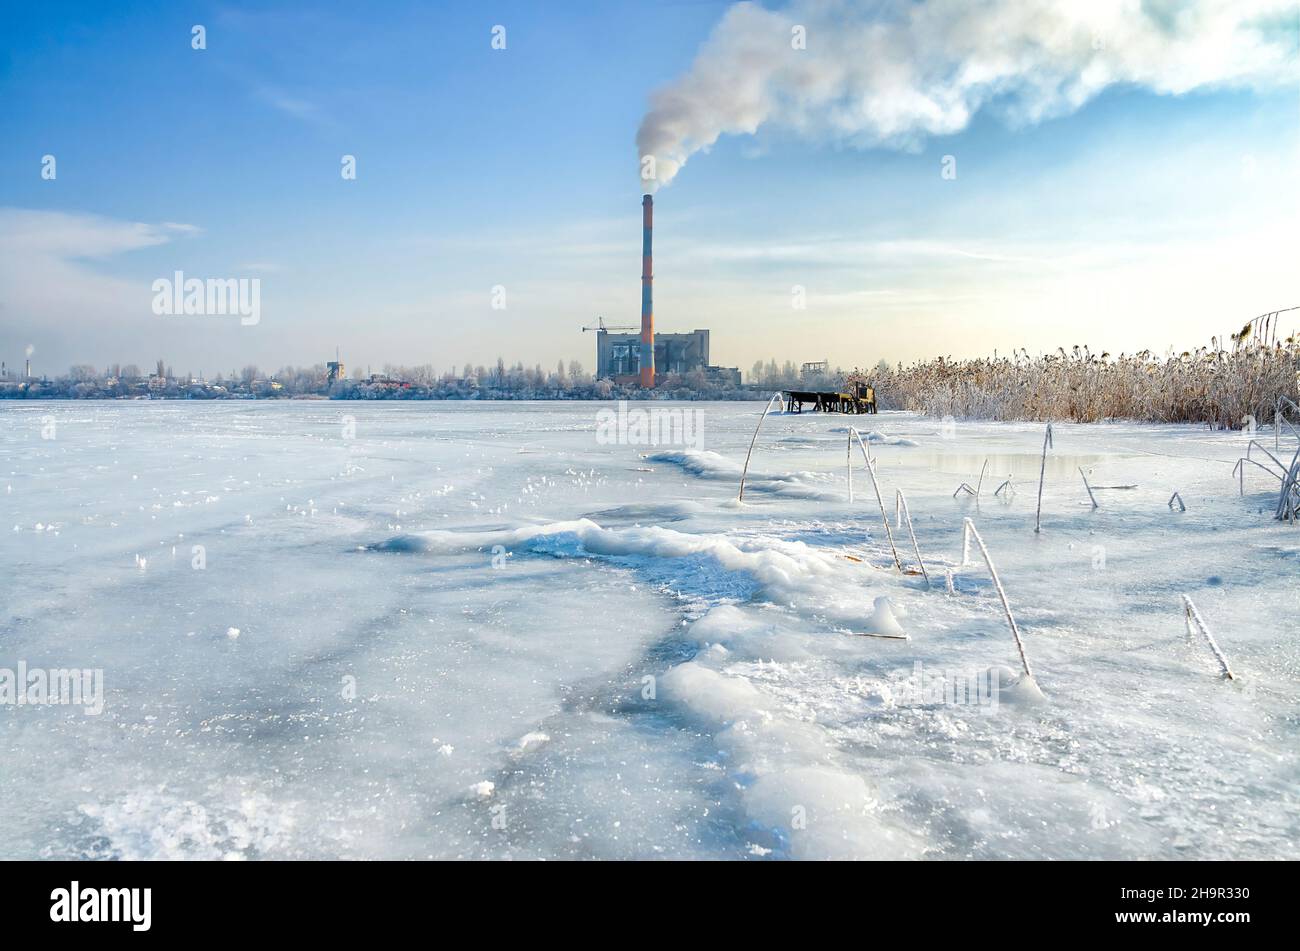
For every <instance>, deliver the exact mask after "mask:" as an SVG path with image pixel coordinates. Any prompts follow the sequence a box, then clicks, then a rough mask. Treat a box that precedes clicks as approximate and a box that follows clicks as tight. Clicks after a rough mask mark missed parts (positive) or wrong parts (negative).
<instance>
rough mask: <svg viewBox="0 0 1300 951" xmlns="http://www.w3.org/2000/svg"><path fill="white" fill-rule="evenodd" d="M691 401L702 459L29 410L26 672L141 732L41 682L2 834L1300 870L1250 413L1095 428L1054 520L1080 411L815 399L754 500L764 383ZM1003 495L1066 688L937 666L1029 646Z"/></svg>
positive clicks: (347, 853) (0, 718)
mask: <svg viewBox="0 0 1300 951" xmlns="http://www.w3.org/2000/svg"><path fill="white" fill-rule="evenodd" d="M654 405H655V406H656V407H657V408H660V409H669V410H672V411H678V412H686V413H691V414H698V415H692V416H689V417H687V418H686V420H685V421H686V422H687V423H688V424H689V425H691V426H693V427H697V429H695V430H694V431H692V432H691V433H690V435H691V436H692V437H695V438H693V439H692V440H691V445H688V446H682V445H670V446H658V447H656V446H648V445H636V444H629V443H628V441H627V440H626V439H623V440H621V441H620V440H619V439H618V438H617V437H618V436H619V435H620V434H619V433H618V432H613V433H612V435H613V436H614V437H615V438H614V439H613V440H612V441H611V438H610V437H611V431H610V430H609V429H608V428H604V429H602V428H601V427H602V426H603V425H604V423H607V422H608V417H600V418H598V414H599V413H600V412H601V411H602V410H605V411H608V410H610V409H611V408H612V407H610V406H606V405H603V404H590V403H569V404H564V403H558V404H541V403H539V404H524V403H506V404H493V403H463V404H460V403H408V404H401V403H382V404H371V403H359V402H257V403H237V402H225V403H182V402H144V403H119V402H90V403H73V402H55V403H18V402H5V403H0V506H2V507H3V512H4V518H3V520H2V521H0V528H3V532H0V536H2V537H3V542H0V544H2V545H3V547H2V548H0V573H2V574H3V577H4V579H5V584H4V598H3V602H2V603H0V612H2V613H0V670H3V669H9V670H16V669H18V667H19V665H20V664H23V665H25V666H26V667H27V668H29V669H30V668H39V669H45V670H51V669H62V668H69V669H97V670H102V672H103V674H102V676H103V710H102V713H99V714H98V715H92V714H88V713H87V712H85V710H84V709H83V708H79V707H76V706H73V705H53V704H45V705H41V704H27V705H16V704H14V703H0V764H2V765H0V828H3V830H4V833H5V834H4V836H3V842H2V844H0V858H40V857H44V858H74V857H103V858H128V859H129V858H170V857H183V858H249V859H256V858H298V857H305V858H326V857H345V858H380V857H385V858H388V857H392V858H423V857H437V858H443V857H453V858H454V857H466V858H642V857H646V858H653V857H665V858H685V857H692V858H732V859H749V858H755V859H756V858H821V857H862V858H894V857H898V858H932V859H961V858H1281V857H1291V856H1292V855H1293V852H1294V846H1295V843H1296V841H1297V839H1300V770H1298V769H1297V753H1298V752H1300V710H1298V709H1297V688H1298V686H1300V621H1298V620H1297V619H1298V618H1300V584H1297V575H1298V574H1300V531H1297V530H1296V529H1293V528H1288V527H1285V526H1283V525H1281V524H1280V523H1278V522H1276V521H1274V520H1273V519H1272V512H1273V506H1274V504H1275V500H1276V495H1277V483H1276V481H1274V480H1272V479H1270V478H1269V476H1268V475H1266V474H1265V473H1264V472H1262V471H1260V470H1259V469H1257V468H1255V467H1253V466H1252V467H1249V469H1250V471H1248V472H1247V474H1246V477H1245V484H1244V496H1239V487H1238V481H1237V478H1236V477H1235V476H1234V475H1232V468H1233V465H1234V464H1235V462H1236V460H1237V459H1238V458H1239V457H1240V456H1241V455H1243V454H1244V453H1245V451H1246V443H1247V437H1246V436H1244V435H1243V434H1241V433H1221V432H1220V433H1215V432H1209V431H1207V430H1205V429H1197V428H1194V427H1174V426H1155V425H1137V424H1125V425H1119V424H1114V425H1096V426H1080V425H1065V424H1058V425H1056V426H1055V427H1054V429H1055V440H1054V447H1053V449H1051V450H1050V451H1049V453H1048V460H1047V469H1046V481H1045V487H1044V492H1043V516H1042V525H1043V531H1042V532H1041V534H1035V532H1034V514H1035V513H1034V510H1035V503H1036V493H1037V488H1038V472H1039V464H1040V463H1039V454H1040V452H1041V448H1042V443H1043V431H1044V427H1043V426H1042V425H1039V424H1006V423H973V422H963V421H957V422H956V423H955V424H952V423H949V424H945V423H944V422H942V421H940V420H936V419H927V418H922V417H917V416H914V415H910V414H904V413H884V414H881V415H879V416H874V417H843V416H820V415H809V414H805V415H802V416H773V417H770V418H769V419H768V420H767V422H766V423H765V425H764V428H763V431H762V433H761V435H760V437H759V439H758V444H757V448H756V450H755V454H754V460H753V463H752V464H751V468H750V474H749V486H748V487H747V489H746V497H745V504H744V505H743V506H741V505H737V504H736V502H735V497H736V489H737V483H738V480H739V474H740V467H741V464H742V463H743V461H744V456H745V450H746V448H747V447H748V445H749V440H750V437H751V435H752V433H753V427H754V424H755V422H756V420H757V418H758V414H759V412H760V411H761V408H762V404H760V403H744V404H712V403H699V404H654ZM644 408H646V404H633V405H632V407H631V410H632V412H633V414H635V413H636V412H637V411H639V410H641V409H644ZM850 425H859V426H861V427H862V428H863V430H864V434H865V432H866V431H868V430H874V431H875V435H874V436H873V437H872V440H871V446H872V452H873V455H875V457H876V458H877V460H878V461H877V465H876V470H877V475H878V478H879V482H880V489H881V493H882V496H883V500H884V503H885V506H886V508H887V509H888V512H889V516H890V525H891V528H892V527H893V525H894V522H893V516H894V493H895V490H896V489H897V488H902V489H903V490H904V491H905V492H906V494H907V501H908V503H909V505H910V509H911V513H912V517H913V519H914V522H915V528H916V534H917V539H918V544H919V548H920V552H921V555H922V557H923V559H924V561H925V564H926V568H927V570H928V571H929V573H930V576H931V579H932V581H933V584H932V585H931V586H930V587H927V586H926V584H925V582H924V580H923V579H922V578H921V577H920V576H919V574H914V573H906V574H900V573H899V572H898V571H897V570H895V568H894V564H893V556H892V555H891V553H890V549H889V544H888V540H887V539H886V537H885V535H884V531H883V528H882V524H881V518H880V512H879V509H878V507H877V503H876V497H875V494H874V492H873V491H872V488H871V483H870V480H869V478H868V476H867V472H866V470H865V469H864V468H863V466H862V461H861V457H860V455H859V454H858V450H857V449H856V448H855V449H854V461H855V471H854V485H855V492H856V500H855V502H854V503H852V504H850V503H849V502H848V500H847V491H846V490H847V485H846V475H845V447H846V435H845V433H846V428H847V427H848V426H850ZM621 435H623V436H627V435H629V433H628V432H627V431H626V430H624V431H622V433H621ZM630 435H631V436H632V438H633V439H635V438H636V436H637V431H636V430H635V429H634V430H633V431H632V432H631V434H630ZM1261 438H1262V439H1263V441H1264V442H1265V445H1266V446H1267V447H1269V448H1270V449H1271V448H1272V446H1273V438H1272V435H1271V433H1270V434H1269V435H1268V436H1267V438H1264V437H1261ZM1286 444H1287V440H1283V449H1286ZM1286 451H1287V457H1286V458H1287V459H1289V458H1290V453H1292V452H1294V451H1295V444H1294V440H1290V449H1286ZM986 459H987V460H988V462H989V469H988V473H987V475H986V476H985V478H984V482H983V485H982V487H981V492H980V498H979V499H975V498H973V497H971V496H970V495H968V494H966V493H962V494H961V495H960V497H958V498H954V497H953V492H954V490H955V489H957V486H958V485H959V483H962V482H968V483H970V484H971V485H972V486H974V485H975V484H976V482H977V480H978V478H979V473H980V469H981V466H982V465H983V463H984V461H985V460H986ZM1078 467H1082V468H1083V469H1084V471H1085V472H1086V473H1087V474H1088V479H1089V481H1090V482H1091V483H1092V485H1093V487H1094V490H1095V492H1096V495H1097V501H1098V503H1099V505H1100V507H1099V508H1097V509H1096V510H1093V509H1092V507H1091V505H1090V504H1089V502H1088V496H1087V493H1086V492H1085V490H1084V487H1083V482H1082V479H1081V478H1080V475H1079V472H1078ZM1008 478H1010V480H1011V481H1012V484H1013V485H1012V488H1013V490H1014V495H1012V493H1011V492H1010V491H1008V490H1004V491H1003V492H1002V493H1001V494H1000V495H997V496H995V495H994V490H995V489H997V488H998V487H999V486H1000V485H1001V484H1002V483H1003V482H1005V481H1007V480H1008ZM1175 490H1177V491H1178V492H1179V493H1180V494H1181V497H1182V499H1183V500H1184V502H1185V504H1186V511H1185V512H1175V511H1171V509H1170V508H1169V506H1168V505H1167V501H1168V500H1169V498H1170V495H1171V494H1172V493H1173V492H1174V491H1175ZM967 516H969V517H971V518H972V519H973V520H974V521H975V523H976V524H977V526H978V527H979V529H980V532H981V534H982V536H983V538H984V540H985V541H986V542H987V544H988V548H989V550H990V552H991V554H992V556H993V559H994V561H995V563H996V565H997V568H998V570H999V573H1000V575H1001V578H1002V582H1003V584H1004V586H1005V588H1006V592H1007V595H1008V598H1009V601H1010V604H1011V608H1012V610H1013V612H1014V614H1015V617H1016V621H1017V622H1018V624H1019V627H1020V630H1021V633H1022V635H1023V638H1024V644H1025V651H1026V655H1027V657H1028V659H1029V662H1030V663H1031V665H1032V667H1033V671H1034V675H1035V678H1036V680H1037V684H1038V686H1039V687H1040V688H1041V691H1042V693H1043V695H1045V696H1044V698H1043V699H1036V698H1034V697H1031V696H1027V695H1024V694H1022V693H1018V692H1016V691H1015V690H1010V691H1003V692H1002V693H1001V694H996V695H994V696H992V697H990V696H989V695H987V694H984V693H981V694H979V695H978V696H975V697H973V698H972V697H970V696H965V697H963V696H961V695H960V693H959V692H958V693H957V694H954V693H953V692H952V691H949V692H948V694H947V695H944V693H943V691H942V690H941V689H940V690H938V691H937V692H936V690H935V689H934V685H935V684H936V683H939V684H941V685H942V684H943V683H945V682H956V683H979V682H982V681H980V680H979V678H980V676H981V675H986V674H987V671H988V670H989V668H990V667H1006V668H1010V669H1011V670H1014V671H1016V672H1018V671H1019V668H1020V659H1019V656H1018V654H1017V651H1016V646H1015V643H1014V642H1013V640H1012V638H1011V635H1010V633H1009V631H1008V628H1007V625H1006V621H1005V620H1004V618H1003V616H1002V611H1001V607H1000V604H999V601H998V598H997V594H996V592H995V591H994V589H993V587H992V584H991V582H990V580H989V576H988V574H987V572H986V570H985V568H984V566H983V563H982V562H981V561H980V560H979V556H978V553H976V555H975V559H974V561H972V563H971V564H969V565H966V566H961V565H960V561H961V550H962V537H961V526H962V519H963V517H967ZM894 535H895V541H896V543H897V546H898V549H899V553H900V558H901V560H902V561H903V563H904V564H905V565H906V566H908V567H909V568H910V567H913V566H915V565H916V561H917V560H916V557H915V555H914V554H913V553H912V547H911V542H910V539H909V538H908V535H907V529H906V527H905V526H903V527H902V528H901V529H897V530H895V533H894ZM946 571H951V572H952V586H953V590H952V591H949V590H948V585H947V583H946V581H945V572H946ZM1184 594H1188V595H1190V596H1191V597H1192V598H1193V600H1194V601H1195V602H1196V605H1197V607H1198V608H1199V610H1200V612H1201V614H1202V616H1203V617H1204V618H1205V621H1206V623H1207V624H1208V625H1209V627H1210V628H1211V630H1212V631H1213V632H1214V634H1215V636H1216V637H1217V639H1218V642H1219V645H1220V646H1221V647H1222V649H1223V652H1224V654H1225V655H1226V657H1227V658H1228V661H1229V662H1230V664H1231V666H1232V668H1233V671H1234V672H1235V673H1236V675H1237V679H1236V680H1235V681H1227V680H1224V679H1222V678H1221V676H1220V674H1219V668H1218V663H1217V661H1216V660H1215V658H1214V656H1213V654H1212V653H1211V652H1210V650H1209V648H1208V647H1207V645H1206V644H1205V642H1204V641H1203V640H1199V639H1190V638H1189V637H1188V636H1187V633H1186V629H1185V626H1184V620H1183V609H1182V605H1181V596H1182V595H1184ZM878 598H888V599H889V600H890V606H889V607H886V606H884V605H883V603H882V605H881V607H880V609H879V610H877V608H876V603H877V599H878ZM886 615H888V616H886ZM891 631H894V632H900V631H901V632H902V633H905V634H906V635H907V639H901V638H897V637H895V638H879V637H865V636H859V635H861V634H863V633H866V632H875V633H889V632H891ZM918 665H919V666H918Z"/></svg>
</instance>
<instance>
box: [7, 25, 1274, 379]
mask: <svg viewBox="0 0 1300 951" xmlns="http://www.w3.org/2000/svg"><path fill="white" fill-rule="evenodd" d="M730 6H731V5H730V4H726V3H713V2H699V3H692V2H680V3H671V2H669V3H653V4H651V3H632V2H607V3H595V2H592V3H576V2H566V3H564V4H539V3H535V2H534V3H498V4H441V3H439V4H409V5H407V4H397V3H385V4H381V5H375V6H371V5H358V4H337V5H335V4H301V5H300V4H240V3H236V4H185V3H156V4H111V5H108V4H99V3H81V4H73V3H46V4H41V5H24V6H23V7H19V6H18V5H15V4H10V5H7V6H6V7H5V9H4V12H3V14H0V251H3V252H5V253H4V255H3V257H4V259H5V260H6V261H7V262H8V263H7V264H0V356H2V357H3V358H4V359H5V360H6V361H7V362H9V364H10V365H14V364H17V363H20V362H21V359H22V354H23V350H24V349H25V348H26V347H28V346H32V347H34V353H33V364H34V366H36V367H37V368H39V369H42V370H44V371H46V372H50V373H55V372H61V371H62V370H64V369H66V367H67V366H68V365H70V364H72V363H92V364H96V365H101V366H102V365H103V364H105V363H108V362H123V363H127V362H134V363H138V364H140V365H142V366H144V365H149V364H151V363H152V361H153V360H154V359H157V358H158V357H162V358H164V359H166V360H167V361H168V362H170V363H172V364H173V365H174V366H175V367H176V369H177V370H182V369H188V370H193V371H195V372H199V371H203V372H206V373H209V374H212V373H215V372H217V371H219V370H220V371H226V372H228V371H229V370H230V369H231V368H234V367H238V366H242V365H243V364H245V363H249V362H255V363H258V364H260V365H261V366H263V367H264V368H271V369H274V368H277V367H279V366H282V365H285V364H309V363H313V362H318V361H323V360H325V359H329V358H331V357H332V354H333V350H334V346H335V345H338V346H340V347H341V348H342V350H343V354H344V357H345V359H346V360H348V362H349V363H351V364H353V365H358V364H371V365H373V366H375V367H376V368H378V367H379V366H381V365H382V364H384V363H387V362H392V363H406V364H415V363H432V364H433V365H434V366H435V367H437V368H438V369H440V370H443V369H447V368H449V367H452V366H456V367H459V366H461V365H462V364H464V363H466V362H469V363H484V364H486V363H491V362H494V361H495V359H496V357H497V356H498V355H500V356H503V357H504V358H505V359H506V360H507V361H511V362H513V361H514V360H516V359H518V360H523V361H524V362H526V363H528V364H530V365H531V364H533V363H541V364H542V365H543V366H546V367H553V366H554V365H555V362H556V361H557V360H559V359H564V360H570V359H578V360H580V361H582V362H583V363H584V365H586V366H587V367H588V368H589V369H590V368H591V366H592V364H593V362H594V360H593V357H592V351H593V350H594V340H593V339H592V336H591V335H590V334H582V333H580V332H579V329H578V328H579V327H581V326H582V325H584V324H588V323H594V321H595V318H596V316H597V315H603V316H605V317H606V319H607V320H608V321H609V322H610V323H614V324H634V323H636V322H637V315H638V313H639V281H638V275H639V271H640V260H639V253H640V228H639V215H640V208H639V195H640V192H641V190H642V189H641V187H640V186H641V183H640V182H639V181H638V180H637V171H638V166H637V152H636V146H635V136H636V132H637V127H638V124H639V123H640V122H641V119H642V116H643V115H644V114H645V112H646V109H647V103H648V102H649V99H650V96H651V94H652V93H653V92H654V90H656V89H659V88H662V87H664V86H665V85H667V84H670V83H672V82H674V81H675V80H677V79H678V78H679V77H681V76H682V75H683V74H685V73H687V72H688V71H689V70H690V68H691V64H692V61H693V60H694V59H695V56H696V53H697V51H698V50H699V49H700V47H701V44H702V43H704V42H705V40H706V39H707V38H708V37H709V35H710V32H711V31H712V30H714V29H715V26H716V25H717V24H718V23H719V21H720V20H722V19H723V18H724V16H725V15H726V14H727V11H728V9H729V8H730ZM772 6H773V7H774V8H776V9H780V5H772ZM194 24H202V25H203V26H204V27H205V28H206V40H207V48H206V49H204V50H193V49H191V27H192V26H193V25H194ZM497 24H500V25H503V26H505V28H506V49H504V50H494V49H492V47H491V39H492V36H491V30H492V27H493V26H494V25H497ZM998 106H999V103H998V102H997V101H996V100H995V101H993V102H992V103H990V104H989V105H988V106H987V107H986V108H984V109H981V110H980V111H978V112H976V114H975V116H974V118H973V119H972V120H971V121H970V123H969V125H967V126H966V127H965V128H964V129H963V130H962V131H959V132H957V133H955V134H949V135H939V136H922V137H920V140H919V141H915V142H911V143H907V144H906V145H905V146H904V147H902V148H899V147H893V146H891V147H870V146H869V145H868V146H867V147H864V143H862V142H860V141H858V142H854V141H845V140H840V139H837V138H836V137H835V136H827V135H825V134H820V133H817V134H809V133H808V131H807V130H806V129H803V128H796V127H795V126H794V125H792V124H791V123H789V122H784V123H783V122H779V121H773V122H770V123H767V124H764V125H763V126H762V127H761V128H759V129H758V131H757V134H756V135H743V134H742V135H732V134H725V135H723V136H722V137H721V138H720V139H719V141H718V142H717V144H716V145H715V146H714V147H713V148H712V149H710V150H709V151H707V153H699V154H696V155H694V156H693V157H692V158H691V159H690V162H689V165H688V166H687V167H686V168H685V169H684V170H683V171H682V172H681V173H680V175H679V176H678V177H677V178H676V179H675V180H674V181H673V182H672V184H671V185H668V186H666V187H664V188H662V189H660V190H659V192H658V193H657V195H656V225H657V228H656V297H655V303H656V308H655V309H656V324H657V327H658V328H659V329H660V330H664V331H670V330H676V329H682V330H687V329H692V328H695V327H709V328H711V329H712V330H713V333H714V342H713V352H714V358H715V360H716V361H717V362H721V363H724V364H726V365H739V366H742V367H744V368H748V367H749V365H750V364H751V363H752V362H753V361H754V360H756V359H760V358H763V359H766V358H768V357H772V356H775V357H777V358H778V359H781V360H784V359H792V360H795V361H802V360H814V359H823V358H827V357H829V358H830V359H831V361H832V363H838V364H842V365H844V366H851V365H867V364H872V363H874V362H875V361H876V360H878V359H880V358H882V357H883V358H886V359H890V360H900V359H901V360H910V359H913V358H917V357H923V356H930V355H934V354H937V353H951V354H955V355H979V354H984V353H989V352H992V350H994V349H995V348H998V349H1000V350H1001V351H1003V352H1005V351H1007V350H1009V349H1011V348H1012V347H1016V346H1025V347H1028V348H1029V349H1030V350H1031V351H1033V350H1039V349H1052V348H1054V347H1055V346H1057V345H1065V346H1070V345H1072V344H1075V343H1079V344H1082V343H1088V344H1090V345H1092V346H1093V347H1094V349H1098V350H1100V349H1109V350H1112V351H1119V350H1125V349H1127V350H1133V349H1140V348H1143V347H1151V348H1154V349H1161V350H1163V349H1164V348H1165V347H1167V346H1171V345H1172V346H1177V347H1178V348H1180V349H1181V348H1185V347H1190V346H1194V345H1197V344H1200V343H1205V342H1208V338H1209V336H1210V335H1211V334H1214V333H1223V332H1225V331H1230V330H1234V329H1236V328H1237V327H1239V326H1240V324H1241V323H1243V322H1244V321H1245V320H1246V319H1248V318H1250V317H1253V316H1255V315H1256V314H1258V313H1260V312H1262V311H1265V310H1270V309H1274V308H1279V307H1287V306H1291V305H1293V304H1296V303H1300V288H1297V286H1296V285H1297V282H1296V279H1295V272H1296V268H1295V267H1294V265H1293V262H1291V261H1290V260H1289V258H1290V257H1291V256H1293V246H1294V222H1295V221H1296V220H1297V218H1296V212H1297V210H1300V209H1298V208H1297V194H1298V190H1297V188H1296V184H1297V169H1298V168H1300V162H1297V159H1298V158H1300V135H1298V132H1300V99H1298V97H1297V90H1296V88H1295V87H1294V85H1288V84H1287V83H1286V82H1283V83H1248V84H1240V83H1238V84H1231V85H1229V86H1227V87H1225V86H1222V85H1220V84H1214V83H1211V84H1207V85H1204V86H1202V87H1200V88H1197V89H1194V90H1192V91H1190V92H1187V93H1186V94H1183V95H1176V96H1175V95H1168V94H1161V93H1158V92H1153V91H1150V90H1149V89H1147V88H1143V86H1142V84H1133V83H1123V82H1120V83H1116V84H1114V85H1111V86H1109V87H1108V88H1106V89H1105V90H1104V91H1102V92H1101V93H1100V94H1099V95H1097V96H1096V97H1095V98H1092V99H1091V100H1090V101H1088V102H1087V103H1086V104H1084V105H1083V106H1082V107H1081V108H1079V109H1078V110H1077V111H1074V112H1072V113H1070V114H1068V115H1063V116H1059V117H1056V118H1050V119H1047V120H1046V121H1043V122H1040V123H1037V124H1030V125H1017V124H1015V123H1008V122H1007V121H1006V120H1005V119H1004V118H1003V117H1001V116H1000V115H998V113H999V112H1000V111H1002V110H1000V109H999V108H998ZM345 154H348V155H354V156H355V157H356V162H357V177H356V180H354V181H346V180H343V179H342V178H341V176H340V174H339V171H340V159H341V157H342V156H343V155H345ZM45 155H53V156H55V158H56V161H57V178H55V179H54V180H46V179H43V178H42V177H41V167H42V165H41V163H42V157H43V156H45ZM945 155H951V156H953V157H954V158H955V160H956V169H957V177H956V179H955V180H946V179H944V178H942V177H941V174H940V170H941V162H942V159H943V156H945ZM1288 239H1289V241H1290V244H1291V245H1292V247H1291V248H1287V246H1286V244H1285V242H1287V241H1288ZM176 270H182V271H184V272H185V273H186V275H187V276H196V277H201V278H206V277H220V278H244V277H247V278H253V277H256V278H258V279H260V281H261V285H262V310H261V320H260V322H259V323H258V324H257V325H256V326H242V325H241V324H240V322H239V321H238V320H232V319H226V318H194V317H190V318H166V317H158V316H156V315H155V314H153V313H152V311H151V310H150V307H149V304H150V300H151V296H152V295H151V289H150V288H151V283H152V282H153V281H154V280H155V279H157V278H159V277H168V276H170V275H171V274H172V273H173V272H174V271H176ZM497 285H500V286H503V287H504V288H505V290H506V307H505V309H504V310H494V309H493V308H492V306H491V302H492V289H493V287H494V286H497ZM796 286H797V287H801V288H803V289H804V297H803V299H804V300H805V301H806V308H805V309H802V310H801V309H797V308H796V307H795V305H793V304H792V300H793V299H794V297H795V295H793V293H792V290H793V288H795V287H796Z"/></svg>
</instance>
